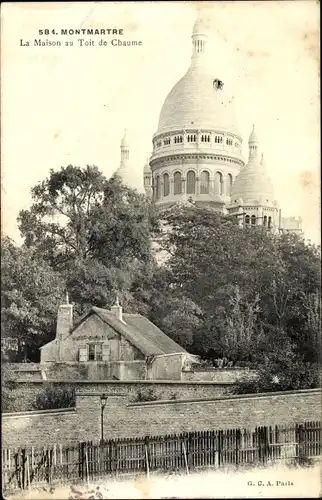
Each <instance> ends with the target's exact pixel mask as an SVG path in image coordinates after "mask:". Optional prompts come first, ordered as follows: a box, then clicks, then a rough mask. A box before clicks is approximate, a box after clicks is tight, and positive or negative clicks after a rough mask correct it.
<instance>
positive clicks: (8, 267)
mask: <svg viewBox="0 0 322 500" xmlns="http://www.w3.org/2000/svg"><path fill="white" fill-rule="evenodd" d="M1 245H2V259H1V316H2V317H1V337H2V340H3V346H5V347H6V346H7V348H6V351H7V354H8V357H9V359H10V360H11V361H22V360H24V361H27V359H28V358H29V359H32V360H35V359H37V357H38V356H39V352H38V348H39V347H40V346H41V345H43V344H44V343H45V342H48V341H49V340H51V339H52V338H53V336H54V332H55V322H56V315H57V308H58V306H59V305H60V304H61V303H62V300H63V297H64V282H63V280H62V278H61V276H60V275H59V274H58V273H55V272H54V271H53V270H52V269H51V268H50V266H49V265H48V263H47V262H45V261H44V260H43V259H42V258H41V257H39V256H38V257H37V254H36V253H34V252H33V251H32V250H31V249H28V248H26V247H24V246H22V247H17V246H15V244H14V243H13V241H12V240H10V239H9V238H7V237H4V238H2V241H1ZM5 340H7V341H8V340H11V341H12V340H15V341H16V345H17V348H16V349H15V350H12V349H10V343H9V342H7V343H6V342H5Z"/></svg>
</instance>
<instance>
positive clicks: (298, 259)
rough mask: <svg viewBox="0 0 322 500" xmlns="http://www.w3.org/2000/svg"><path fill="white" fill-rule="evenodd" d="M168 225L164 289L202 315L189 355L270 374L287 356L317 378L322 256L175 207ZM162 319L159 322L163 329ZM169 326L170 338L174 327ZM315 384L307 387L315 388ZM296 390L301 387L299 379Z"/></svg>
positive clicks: (291, 240)
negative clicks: (265, 368) (226, 358)
mask: <svg viewBox="0 0 322 500" xmlns="http://www.w3.org/2000/svg"><path fill="white" fill-rule="evenodd" d="M163 218H164V225H165V227H166V231H164V234H163V238H162V239H160V240H159V242H160V244H161V246H162V248H163V250H164V251H166V252H167V255H168V258H167V260H166V261H165V264H164V268H167V271H166V272H164V273H163V278H164V280H165V283H164V284H163V286H161V287H160V289H161V290H163V291H164V293H166V294H169V290H171V294H172V295H173V296H175V297H178V298H180V297H182V298H184V300H191V301H192V303H193V304H195V305H196V306H197V307H199V308H200V311H201V314H200V315H199V318H200V323H199V325H198V326H196V328H195V329H194V332H193V342H192V345H191V349H192V350H193V351H194V352H196V353H199V354H203V355H206V354H207V353H208V354H209V353H210V352H211V355H212V356H213V357H222V356H230V357H231V358H232V359H233V360H234V361H235V362H238V363H243V364H245V363H246V364H248V365H249V364H250V365H251V366H255V365H256V366H259V365H260V363H261V362H262V360H263V358H264V357H265V359H267V360H268V361H267V363H268V364H267V366H269V362H273V361H272V360H274V359H275V358H274V349H275V348H276V349H278V350H279V353H283V355H282V354H281V358H280V361H276V360H274V363H275V364H276V363H277V364H278V363H279V362H280V364H281V366H282V361H283V356H284V357H285V356H286V357H287V356H289V359H296V363H298V365H297V366H298V367H299V366H300V367H302V368H303V367H306V368H305V370H306V373H309V372H310V370H311V369H312V370H313V372H314V370H315V368H314V366H316V363H317V360H318V352H319V349H320V342H319V338H320V337H319V325H320V249H319V248H318V247H314V246H312V245H308V244H306V243H305V241H304V240H302V239H301V238H299V237H298V236H296V235H292V234H290V235H281V236H280V235H274V234H272V233H270V232H268V231H267V230H266V229H265V228H263V227H255V228H244V229H242V228H240V227H239V226H238V224H237V222H236V221H234V220H232V219H231V218H230V217H227V216H224V215H221V214H214V212H213V211H211V210H208V209H206V208H198V207H196V206H195V207H191V206H190V207H182V206H181V207H173V208H171V209H170V210H168V212H166V213H164V214H163ZM158 301H159V303H162V299H161V298H160V297H159V298H158ZM156 311H157V309H156ZM161 312H162V315H163V316H162V315H160V318H159V319H157V318H156V319H155V321H156V322H158V321H159V323H162V321H163V319H162V318H164V314H165V313H164V311H162V309H161ZM164 326H165V328H164V329H165V331H166V333H168V331H167V329H166V328H168V329H169V330H170V328H169V327H170V325H169V326H167V325H164ZM189 335H190V333H189ZM189 341H190V338H189ZM272 346H273V348H274V349H273V350H272ZM294 356H295V358H294ZM307 363H308V364H307ZM287 366H288V367H289V368H290V366H289V365H287ZM303 369H304V368H303ZM290 373H291V372H290ZM296 373H297V377H298V378H299V376H300V375H299V372H296V371H293V375H294V377H296ZM286 376H287V374H286ZM290 376H291V375H290ZM309 380H310V376H308V377H307V378H306V382H303V383H307V384H308V385H310V381H309ZM290 385H293V386H294V387H295V386H296V383H295V379H294V380H293V382H292V383H290ZM285 386H287V384H285Z"/></svg>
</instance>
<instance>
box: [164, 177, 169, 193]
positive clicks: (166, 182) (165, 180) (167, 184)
mask: <svg viewBox="0 0 322 500" xmlns="http://www.w3.org/2000/svg"><path fill="white" fill-rule="evenodd" d="M169 192H170V184H169V174H163V196H169Z"/></svg>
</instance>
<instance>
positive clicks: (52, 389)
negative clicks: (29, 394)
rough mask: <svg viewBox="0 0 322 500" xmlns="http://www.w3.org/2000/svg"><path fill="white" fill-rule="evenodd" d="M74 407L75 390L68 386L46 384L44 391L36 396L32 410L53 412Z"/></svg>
mask: <svg viewBox="0 0 322 500" xmlns="http://www.w3.org/2000/svg"><path fill="white" fill-rule="evenodd" d="M74 406H75V390H74V388H73V387H70V386H68V385H64V384H62V385H59V386H57V385H54V384H47V385H46V387H45V389H44V391H43V392H42V393H41V394H39V395H38V396H37V399H36V402H35V403H34V404H33V409H34V410H54V409H57V408H72V407H74Z"/></svg>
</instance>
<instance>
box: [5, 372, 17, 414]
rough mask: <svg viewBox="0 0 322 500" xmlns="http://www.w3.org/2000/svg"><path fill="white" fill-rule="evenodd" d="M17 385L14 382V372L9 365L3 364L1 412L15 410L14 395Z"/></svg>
mask: <svg viewBox="0 0 322 500" xmlns="http://www.w3.org/2000/svg"><path fill="white" fill-rule="evenodd" d="M15 386H16V384H15V381H14V372H13V371H12V369H11V368H10V367H9V365H8V364H7V363H5V362H4V363H2V364H1V412H2V413H4V412H9V411H11V410H13V408H12V405H13V403H14V400H15V398H14V396H13V394H12V391H13V389H14V388H15Z"/></svg>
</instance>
